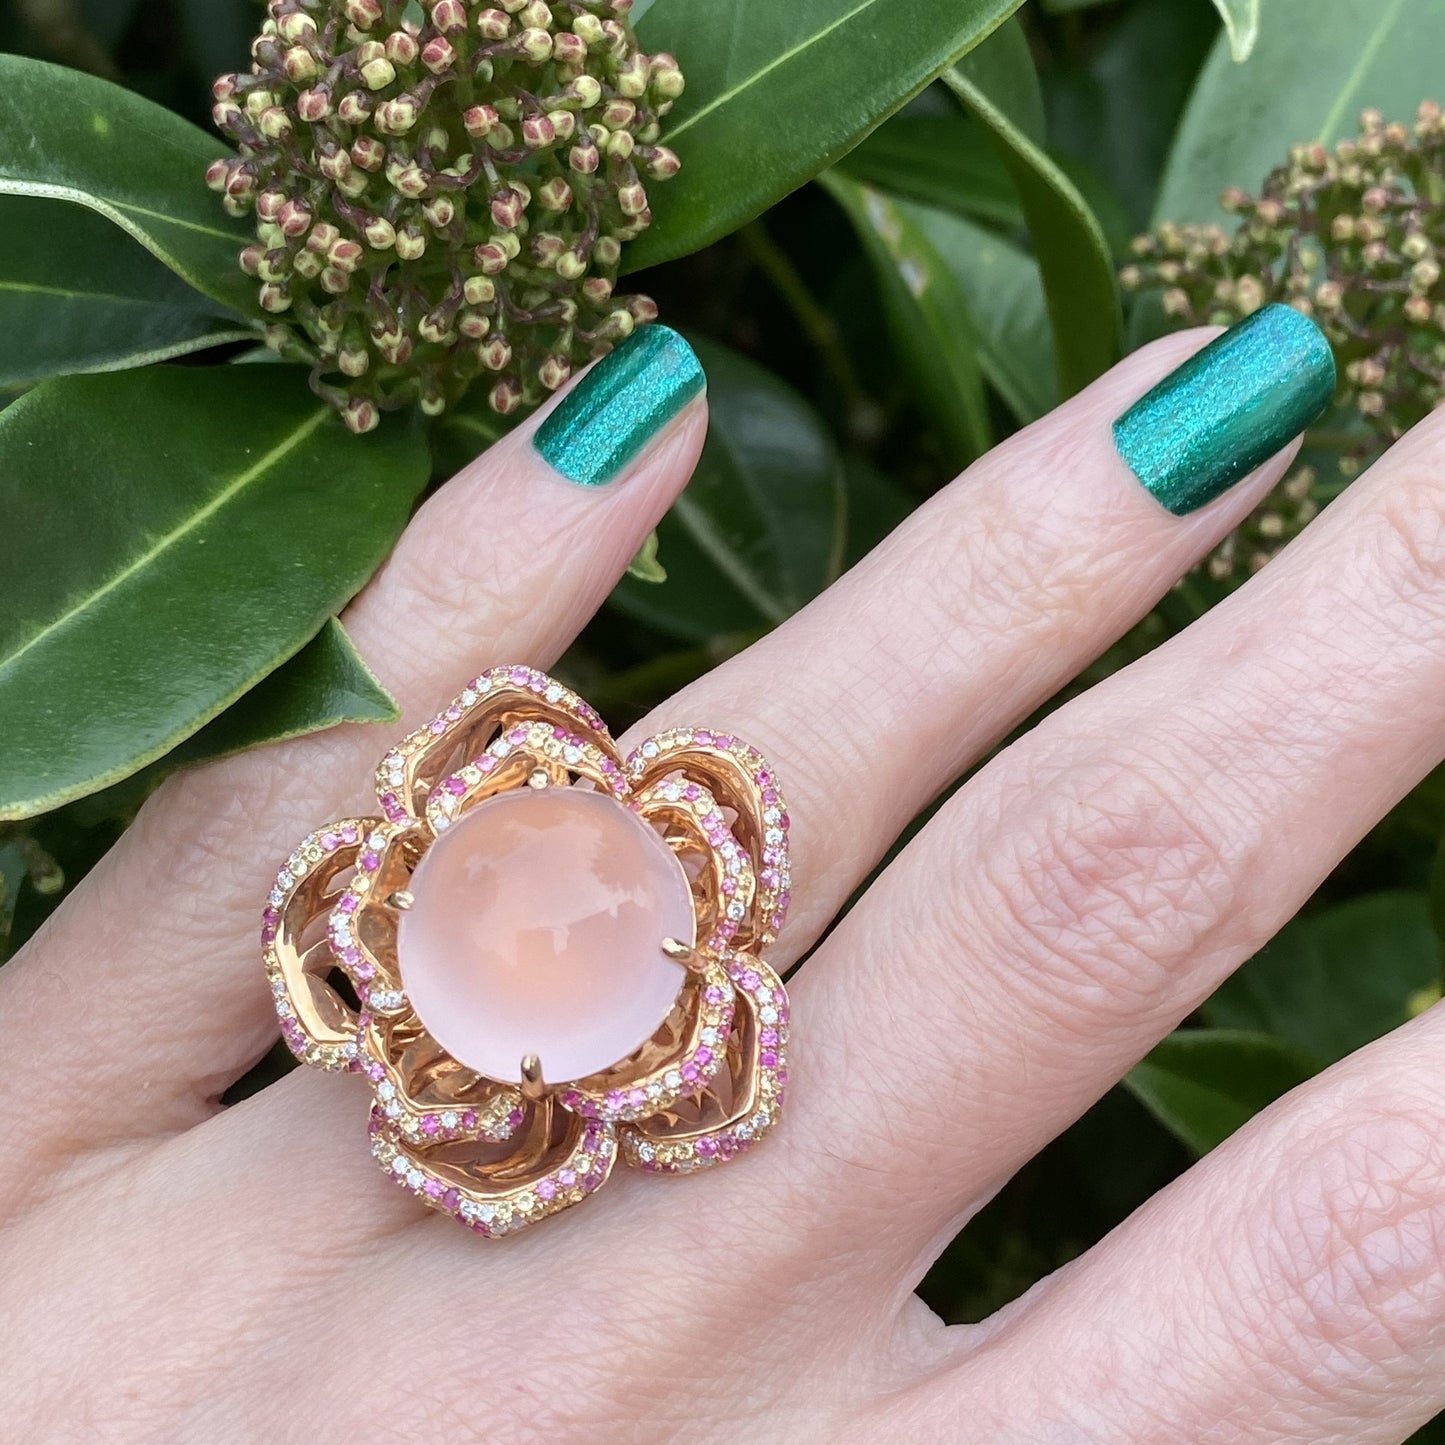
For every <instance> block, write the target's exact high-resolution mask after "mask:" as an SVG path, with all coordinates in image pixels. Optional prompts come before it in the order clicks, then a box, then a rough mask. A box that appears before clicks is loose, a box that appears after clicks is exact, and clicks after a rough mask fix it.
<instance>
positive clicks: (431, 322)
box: [416, 311, 456, 346]
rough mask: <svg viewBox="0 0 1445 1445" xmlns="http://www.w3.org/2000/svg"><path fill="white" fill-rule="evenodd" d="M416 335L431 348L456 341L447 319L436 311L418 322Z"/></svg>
mask: <svg viewBox="0 0 1445 1445" xmlns="http://www.w3.org/2000/svg"><path fill="white" fill-rule="evenodd" d="M416 334H417V335H418V336H419V337H420V338H421V339H422V340H423V341H425V342H426V343H427V344H428V345H429V346H444V345H446V343H447V342H449V341H454V340H455V339H456V333H455V332H454V331H453V330H452V329H451V325H450V323H449V322H448V320H447V318H446V317H445V316H443V315H441V314H440V313H439V312H436V311H432V312H429V313H428V314H427V315H425V316H423V317H422V319H421V320H420V321H418V322H417V325H416Z"/></svg>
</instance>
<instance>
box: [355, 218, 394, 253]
mask: <svg viewBox="0 0 1445 1445" xmlns="http://www.w3.org/2000/svg"><path fill="white" fill-rule="evenodd" d="M361 234H362V235H363V236H364V237H365V238H366V244H367V245H368V246H370V247H371V249H372V250H373V251H389V250H390V249H391V248H392V247H393V246H394V245H396V227H395V226H393V225H392V224H391V222H390V221H388V220H387V219H386V218H385V217H384V216H373V217H372V218H371V219H370V220H369V221H368V222H367V223H366V225H365V226H363V227H362V230H361Z"/></svg>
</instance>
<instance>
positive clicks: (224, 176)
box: [206, 160, 231, 193]
mask: <svg viewBox="0 0 1445 1445" xmlns="http://www.w3.org/2000/svg"><path fill="white" fill-rule="evenodd" d="M230 179H231V162H230V161H226V160H221V161H212V162H211V163H210V165H208V166H207V167H206V184H207V185H208V186H209V187H210V188H211V190H213V191H216V192H218V193H219V192H222V191H224V190H225V189H226V186H227V182H229V181H230Z"/></svg>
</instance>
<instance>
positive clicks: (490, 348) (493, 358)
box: [477, 336, 512, 371]
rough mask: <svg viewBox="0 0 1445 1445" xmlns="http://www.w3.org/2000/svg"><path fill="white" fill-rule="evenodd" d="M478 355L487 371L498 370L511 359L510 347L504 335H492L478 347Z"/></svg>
mask: <svg viewBox="0 0 1445 1445" xmlns="http://www.w3.org/2000/svg"><path fill="white" fill-rule="evenodd" d="M477 355H478V357H479V358H480V359H481V363H482V365H483V366H485V367H486V368H487V370H488V371H500V370H501V369H502V368H503V367H504V366H506V364H507V363H508V362H509V361H511V359H512V348H511V346H510V345H509V344H508V342H507V338H506V337H505V336H494V337H492V339H491V340H490V341H488V342H487V343H486V345H485V346H482V347H480V348H478V351H477Z"/></svg>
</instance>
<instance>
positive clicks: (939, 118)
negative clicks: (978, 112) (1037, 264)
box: [838, 115, 1024, 230]
mask: <svg viewBox="0 0 1445 1445" xmlns="http://www.w3.org/2000/svg"><path fill="white" fill-rule="evenodd" d="M838 169H839V170H840V171H842V173H843V174H844V175H845V176H848V177H850V178H851V179H853V180H855V181H861V182H862V183H863V184H864V185H868V186H873V187H874V188H876V189H878V190H882V191H886V192H888V193H889V194H890V195H894V196H902V197H903V198H904V199H906V200H910V201H921V202H922V203H923V204H924V205H927V206H936V207H938V208H939V209H941V210H948V211H959V212H961V213H962V214H964V215H970V216H975V217H977V218H978V219H979V220H982V221H990V222H992V223H993V224H995V225H998V226H1003V227H1006V228H1008V229H1010V230H1014V229H1017V230H1021V229H1022V228H1023V224H1024V213H1023V208H1022V207H1021V206H1020V205H1019V198H1018V191H1017V190H1016V189H1015V188H1014V183H1013V178H1012V177H1011V176H1010V175H1009V173H1008V167H1007V166H1005V165H1004V163H1003V159H1002V157H1001V156H1000V155H999V153H998V151H997V150H996V149H995V148H994V145H993V143H992V141H990V140H989V138H988V132H987V131H985V130H984V128H983V127H982V126H981V125H980V124H979V123H978V122H977V121H976V120H974V118H973V117H972V116H968V115H895V116H894V117H893V118H892V119H891V120H888V121H886V122H885V123H884V124H883V125H881V126H879V127H878V129H877V130H875V131H874V132H873V134H872V135H870V136H869V137H868V139H867V140H865V141H864V142H863V143H862V144H861V145H859V146H857V147H856V148H855V149H854V150H851V151H849V153H848V154H847V155H846V156H844V157H843V159H842V160H841V161H840V162H839V164H838Z"/></svg>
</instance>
